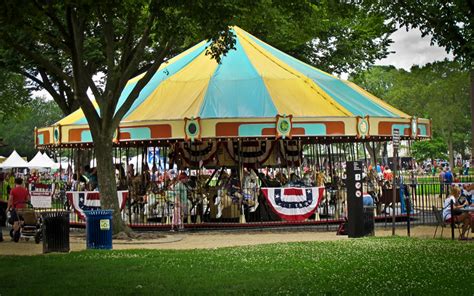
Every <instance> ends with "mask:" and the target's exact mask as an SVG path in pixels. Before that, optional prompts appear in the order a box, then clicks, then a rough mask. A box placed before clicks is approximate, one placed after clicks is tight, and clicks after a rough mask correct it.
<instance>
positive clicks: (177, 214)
mask: <svg viewBox="0 0 474 296" xmlns="http://www.w3.org/2000/svg"><path fill="white" fill-rule="evenodd" d="M187 180H188V175H187V174H186V173H185V172H182V173H181V174H179V175H178V182H177V183H176V184H175V185H174V193H175V196H174V208H173V221H172V224H171V231H175V230H178V231H179V230H183V229H184V223H183V216H184V213H185V211H186V207H187V205H188V192H187V188H186V185H185V184H186V182H187Z"/></svg>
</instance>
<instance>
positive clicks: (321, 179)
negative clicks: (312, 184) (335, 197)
mask: <svg viewBox="0 0 474 296" xmlns="http://www.w3.org/2000/svg"><path fill="white" fill-rule="evenodd" d="M325 183H326V174H325V173H324V172H323V171H320V172H317V173H316V186H317V187H322V186H325Z"/></svg>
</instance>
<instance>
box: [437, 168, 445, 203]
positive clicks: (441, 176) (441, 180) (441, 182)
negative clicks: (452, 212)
mask: <svg viewBox="0 0 474 296" xmlns="http://www.w3.org/2000/svg"><path fill="white" fill-rule="evenodd" d="M445 174H446V173H445V172H444V170H441V172H440V173H439V175H438V180H439V189H440V192H439V197H443V196H444V191H445V188H444V187H445V186H444V185H445V184H444V182H445V180H446V179H445Z"/></svg>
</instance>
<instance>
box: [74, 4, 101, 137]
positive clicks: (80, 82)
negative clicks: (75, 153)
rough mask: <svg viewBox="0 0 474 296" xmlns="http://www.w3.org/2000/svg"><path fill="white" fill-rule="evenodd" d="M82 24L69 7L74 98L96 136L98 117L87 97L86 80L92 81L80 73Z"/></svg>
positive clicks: (82, 43) (99, 121) (80, 19)
mask: <svg viewBox="0 0 474 296" xmlns="http://www.w3.org/2000/svg"><path fill="white" fill-rule="evenodd" d="M84 22H85V19H84V17H82V18H79V17H78V16H77V14H76V11H74V10H73V9H72V8H71V7H68V9H67V23H68V27H69V30H70V31H71V32H72V40H73V41H74V44H73V50H72V54H71V57H72V67H73V72H74V75H73V76H74V78H73V81H74V87H73V88H74V97H75V99H76V100H77V101H78V102H79V105H80V106H81V108H82V111H83V112H84V115H85V116H86V118H87V121H88V122H89V128H90V130H91V132H92V133H94V134H96V135H97V134H98V129H100V127H101V120H100V116H99V114H98V113H97V110H96V109H95V107H94V105H93V104H92V102H91V101H90V100H89V98H88V96H87V80H88V79H92V77H90V78H84V75H87V73H85V71H82V70H84V69H83V68H84V67H83V66H82V60H83V59H82V54H83V49H84V30H83V29H84ZM84 82H86V83H84ZM97 99H101V98H96V100H97ZM99 107H100V105H99Z"/></svg>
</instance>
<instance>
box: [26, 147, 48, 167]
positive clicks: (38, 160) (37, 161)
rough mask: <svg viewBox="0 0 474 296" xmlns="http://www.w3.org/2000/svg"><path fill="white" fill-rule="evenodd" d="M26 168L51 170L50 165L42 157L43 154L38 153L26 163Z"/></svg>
mask: <svg viewBox="0 0 474 296" xmlns="http://www.w3.org/2000/svg"><path fill="white" fill-rule="evenodd" d="M28 168H30V169H50V168H52V165H51V163H50V162H48V161H47V160H46V159H45V157H44V156H43V154H42V153H41V152H40V151H38V153H36V155H35V157H33V159H32V160H30V162H28Z"/></svg>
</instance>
